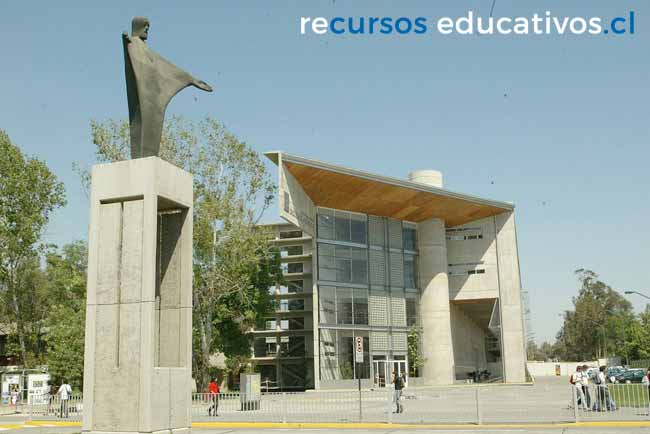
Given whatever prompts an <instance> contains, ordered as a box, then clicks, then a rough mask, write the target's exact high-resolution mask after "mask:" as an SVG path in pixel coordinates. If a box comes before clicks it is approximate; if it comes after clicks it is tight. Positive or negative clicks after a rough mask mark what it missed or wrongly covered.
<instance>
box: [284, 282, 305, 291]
mask: <svg viewBox="0 0 650 434" xmlns="http://www.w3.org/2000/svg"><path fill="white" fill-rule="evenodd" d="M304 290H305V288H304V280H290V281H288V282H287V292H288V293H289V294H296V293H300V292H304Z"/></svg>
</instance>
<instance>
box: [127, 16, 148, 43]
mask: <svg viewBox="0 0 650 434" xmlns="http://www.w3.org/2000/svg"><path fill="white" fill-rule="evenodd" d="M131 36H132V37H138V38H140V39H142V40H143V41H146V40H147V37H148V36H149V20H148V19H147V18H146V17H135V18H133V21H131Z"/></svg>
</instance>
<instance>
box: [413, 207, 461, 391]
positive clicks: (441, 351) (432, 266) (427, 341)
mask: <svg viewBox="0 0 650 434" xmlns="http://www.w3.org/2000/svg"><path fill="white" fill-rule="evenodd" d="M418 237H419V244H420V287H421V288H422V297H421V299H420V316H421V320H422V332H423V333H422V335H423V336H422V353H423V356H424V358H425V359H426V361H425V364H424V369H423V371H424V372H423V373H424V381H425V383H426V384H452V383H453V382H454V377H455V373H454V351H453V347H452V338H451V318H450V313H449V279H448V274H447V243H446V234H445V222H444V221H443V220H440V219H431V220H427V221H425V222H421V223H419V224H418Z"/></svg>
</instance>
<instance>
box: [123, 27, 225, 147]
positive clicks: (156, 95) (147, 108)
mask: <svg viewBox="0 0 650 434" xmlns="http://www.w3.org/2000/svg"><path fill="white" fill-rule="evenodd" d="M148 35H149V20H148V19H147V18H144V17H135V18H133V21H132V23H131V36H130V37H129V35H128V34H127V33H126V32H124V33H123V34H122V42H123V44H124V67H125V70H126V94H127V97H128V100H129V123H130V129H131V158H142V157H150V156H158V154H159V151H160V139H161V137H162V128H163V121H164V120H165V109H166V108H167V104H169V101H171V99H172V98H173V97H174V95H176V94H177V93H178V92H180V91H181V90H183V89H185V88H186V87H188V86H194V87H198V88H199V89H201V90H205V91H206V92H212V88H211V87H210V85H208V84H207V83H206V82H204V81H201V80H197V79H196V78H194V77H192V76H191V75H190V74H188V73H187V72H185V71H183V70H182V69H180V68H178V67H177V66H176V65H174V64H172V63H171V62H169V61H167V60H165V59H164V58H163V57H161V56H160V55H159V54H157V53H155V52H153V51H152V50H151V49H150V48H149V47H147V45H146V44H145V43H144V41H146V40H147V37H148Z"/></svg>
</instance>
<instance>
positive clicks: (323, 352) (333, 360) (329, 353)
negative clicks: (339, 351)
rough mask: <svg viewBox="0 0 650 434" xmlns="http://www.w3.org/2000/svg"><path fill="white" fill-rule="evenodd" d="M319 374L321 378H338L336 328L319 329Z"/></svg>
mask: <svg viewBox="0 0 650 434" xmlns="http://www.w3.org/2000/svg"><path fill="white" fill-rule="evenodd" d="M320 376H321V379H322V380H337V379H339V368H338V360H337V357H336V330H329V329H320Z"/></svg>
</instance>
